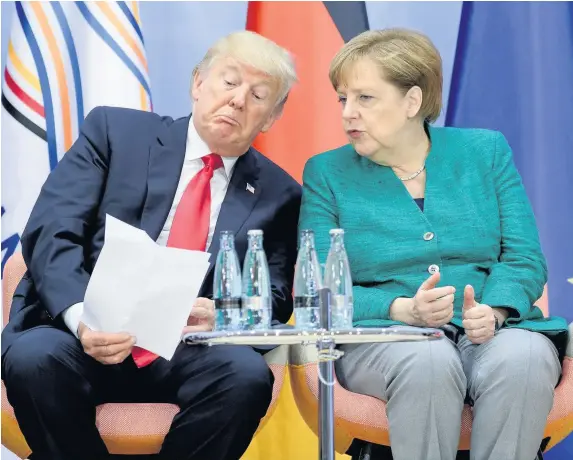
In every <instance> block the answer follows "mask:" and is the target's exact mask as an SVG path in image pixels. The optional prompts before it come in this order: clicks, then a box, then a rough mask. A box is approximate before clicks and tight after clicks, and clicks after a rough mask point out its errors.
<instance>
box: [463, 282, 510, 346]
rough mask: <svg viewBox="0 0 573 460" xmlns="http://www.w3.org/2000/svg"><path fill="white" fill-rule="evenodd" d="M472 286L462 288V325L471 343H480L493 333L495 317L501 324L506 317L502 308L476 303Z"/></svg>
mask: <svg viewBox="0 0 573 460" xmlns="http://www.w3.org/2000/svg"><path fill="white" fill-rule="evenodd" d="M474 295H475V294H474V288H473V287H472V286H471V285H469V284H468V285H467V286H466V287H465V289H464V306H463V322H462V323H463V326H464V329H465V330H466V335H467V336H468V339H470V341H471V342H472V343H475V344H476V345H479V344H482V343H485V342H487V341H488V340H490V339H491V338H492V337H493V336H494V335H495V317H496V316H497V317H498V321H499V323H500V324H502V323H503V322H504V321H505V319H506V318H507V312H506V311H504V309H494V308H492V307H490V306H489V305H486V304H483V303H477V302H476V300H475V297H474Z"/></svg>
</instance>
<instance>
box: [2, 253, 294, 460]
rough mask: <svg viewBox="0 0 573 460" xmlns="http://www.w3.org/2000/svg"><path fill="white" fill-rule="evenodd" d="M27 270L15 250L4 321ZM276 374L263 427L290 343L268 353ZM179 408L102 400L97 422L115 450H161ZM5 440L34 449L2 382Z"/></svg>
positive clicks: (26, 451)
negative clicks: (15, 413)
mask: <svg viewBox="0 0 573 460" xmlns="http://www.w3.org/2000/svg"><path fill="white" fill-rule="evenodd" d="M25 271H26V266H25V264H24V259H23V258H22V255H21V254H19V253H17V254H14V255H13V256H12V257H10V259H9V260H8V261H7V262H6V266H5V268H4V277H3V289H2V307H3V319H4V325H6V322H7V321H8V315H9V312H10V305H11V302H12V296H13V294H14V290H15V289H16V286H17V285H18V283H19V281H20V279H21V278H22V276H23V274H24V273H25ZM265 359H266V361H267V363H268V364H269V367H270V368H271V370H272V372H273V374H274V376H275V383H274V388H273V398H272V402H271V406H270V408H269V410H268V412H267V415H266V416H265V417H264V418H263V420H262V421H261V424H260V425H259V430H261V429H262V427H263V426H264V424H265V423H266V421H267V420H268V419H269V418H270V417H271V415H272V413H273V411H274V409H275V406H276V402H277V398H278V395H279V392H280V390H281V387H282V384H283V381H284V376H285V372H286V365H287V359H288V348H287V346H282V347H278V348H276V349H274V350H272V351H271V352H269V353H267V354H266V355H265ZM178 411H179V408H178V407H177V406H176V405H173V404H126V403H121V404H102V405H101V406H98V408H97V416H96V425H97V427H98V429H99V432H100V434H101V436H102V438H103V440H104V442H105V444H106V446H107V448H108V450H109V452H110V453H111V454H123V455H135V454H155V453H157V452H159V449H160V448H161V444H162V443H163V438H164V437H165V435H166V434H167V431H168V429H169V426H170V425H171V421H172V420H173V417H174V416H175V414H176V413H177V412H178ZM2 444H3V445H4V446H5V447H6V448H7V449H9V450H11V451H12V452H14V453H15V454H16V455H18V456H19V457H20V458H22V459H24V458H27V457H28V456H29V455H30V453H31V450H30V448H29V447H28V444H27V443H26V440H25V439H24V436H23V435H22V433H21V431H20V428H19V426H18V422H17V421H16V418H15V417H14V410H13V409H12V407H11V406H10V404H9V403H8V400H7V398H6V389H5V388H4V383H2Z"/></svg>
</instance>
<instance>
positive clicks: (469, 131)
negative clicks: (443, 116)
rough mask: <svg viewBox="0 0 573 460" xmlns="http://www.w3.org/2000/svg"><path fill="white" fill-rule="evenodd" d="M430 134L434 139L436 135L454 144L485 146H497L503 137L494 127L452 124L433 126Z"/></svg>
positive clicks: (447, 142)
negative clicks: (465, 126) (468, 126)
mask: <svg viewBox="0 0 573 460" xmlns="http://www.w3.org/2000/svg"><path fill="white" fill-rule="evenodd" d="M430 135H431V137H432V140H433V139H434V137H437V138H439V139H438V140H439V141H442V142H444V141H445V144H446V145H448V144H450V145H452V147H453V146H458V147H459V146H460V145H464V146H468V147H483V146H491V147H493V148H495V143H496V141H497V140H498V138H500V137H503V136H502V134H501V133H500V132H499V131H495V130H493V129H483V128H455V127H452V126H446V127H431V128H430Z"/></svg>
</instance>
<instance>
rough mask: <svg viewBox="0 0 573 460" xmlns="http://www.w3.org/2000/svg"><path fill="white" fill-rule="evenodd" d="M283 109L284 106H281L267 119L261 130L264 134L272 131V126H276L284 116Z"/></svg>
mask: <svg viewBox="0 0 573 460" xmlns="http://www.w3.org/2000/svg"><path fill="white" fill-rule="evenodd" d="M283 107H284V104H281V105H279V106H278V107H277V108H275V109H274V110H273V111H272V112H271V114H270V115H269V118H267V121H266V122H265V124H264V125H263V127H262V128H261V132H262V133H266V132H267V131H268V130H269V129H271V126H273V125H274V123H275V121H277V120H278V119H279V118H280V117H281V116H282V114H283Z"/></svg>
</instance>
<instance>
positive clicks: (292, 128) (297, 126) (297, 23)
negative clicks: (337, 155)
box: [247, 2, 368, 181]
mask: <svg viewBox="0 0 573 460" xmlns="http://www.w3.org/2000/svg"><path fill="white" fill-rule="evenodd" d="M247 29H248V30H252V31H255V32H258V33H260V34H261V35H263V36H265V37H267V38H270V39H271V40H273V41H275V42H276V43H278V44H279V45H281V46H283V47H285V48H286V49H288V50H289V51H290V52H291V53H292V54H293V55H294V58H295V62H296V66H297V73H298V77H299V82H298V84H297V85H296V86H295V88H294V89H293V91H292V92H291V95H290V96H289V100H288V101H287V104H286V108H285V112H284V114H283V117H282V118H281V119H280V120H279V121H278V122H277V123H276V124H275V126H273V128H272V129H271V130H270V131H269V132H268V133H267V134H263V135H261V136H259V137H258V138H257V140H256V142H255V146H256V147H257V148H258V149H259V150H261V151H262V152H263V153H264V154H265V155H267V156H268V157H269V158H271V159H272V160H273V161H275V162H276V163H278V164H279V165H280V166H282V167H283V168H284V169H285V170H287V171H288V172H289V173H290V174H291V175H293V177H295V178H296V179H297V180H299V181H300V180H301V178H302V171H303V168H304V164H305V162H306V161H307V159H308V158H310V157H311V156H313V155H315V154H317V153H320V152H322V151H325V150H328V149H332V148H336V147H338V146H340V145H343V144H346V143H347V140H346V136H345V135H344V132H343V129H342V122H341V110H340V106H339V103H338V99H337V95H336V92H335V91H334V89H333V88H332V85H331V84H330V80H329V79H328V69H329V67H330V61H331V60H332V58H333V57H334V55H335V54H336V52H337V51H338V50H339V49H340V48H341V47H342V45H343V44H344V42H345V41H348V40H349V39H350V38H352V37H354V36H356V35H358V34H359V33H361V32H363V31H364V30H367V29H368V18H367V14H366V7H365V4H364V2H249V7H248V13H247Z"/></svg>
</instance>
